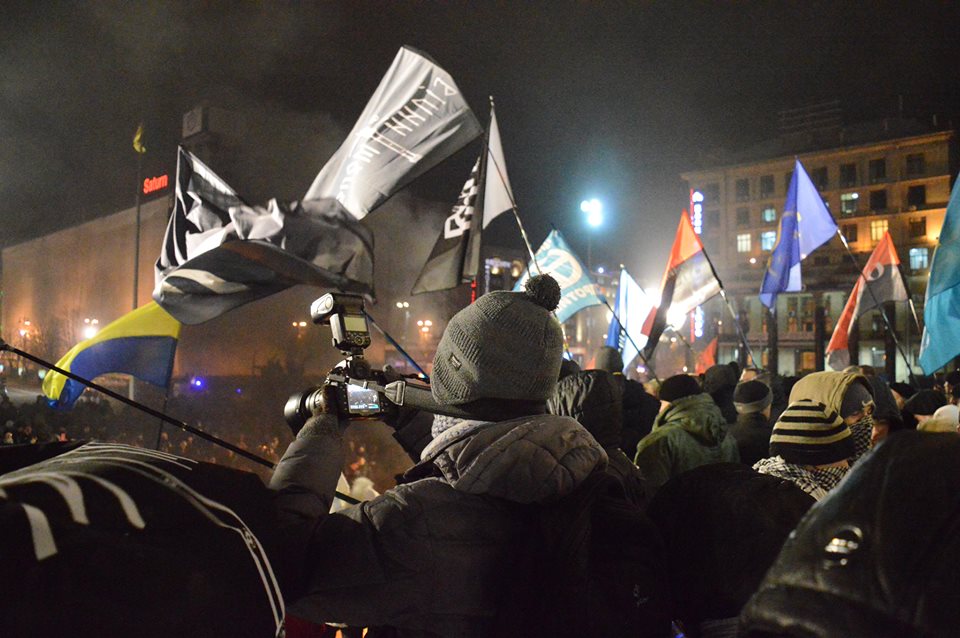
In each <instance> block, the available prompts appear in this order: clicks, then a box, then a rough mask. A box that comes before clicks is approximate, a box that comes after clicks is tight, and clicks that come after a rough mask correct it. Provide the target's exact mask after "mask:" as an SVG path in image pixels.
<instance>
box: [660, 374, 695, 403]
mask: <svg viewBox="0 0 960 638" xmlns="http://www.w3.org/2000/svg"><path fill="white" fill-rule="evenodd" d="M701 392H703V390H701V389H700V384H699V383H697V380H696V379H694V378H693V377H691V376H690V375H689V374H677V375H674V376H672V377H670V378H669V379H664V380H663V383H661V384H660V400H662V401H671V402H672V401H678V400H680V399H682V398H684V397H689V396H692V395H694V394H700V393H701Z"/></svg>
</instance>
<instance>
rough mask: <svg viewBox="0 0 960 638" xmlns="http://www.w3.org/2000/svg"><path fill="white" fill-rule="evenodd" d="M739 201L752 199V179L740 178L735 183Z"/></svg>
mask: <svg viewBox="0 0 960 638" xmlns="http://www.w3.org/2000/svg"><path fill="white" fill-rule="evenodd" d="M734 189H735V193H736V196H737V201H738V202H745V201H747V200H748V199H750V180H748V179H738V180H737V182H736V184H735V185H734Z"/></svg>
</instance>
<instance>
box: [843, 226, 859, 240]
mask: <svg viewBox="0 0 960 638" xmlns="http://www.w3.org/2000/svg"><path fill="white" fill-rule="evenodd" d="M840 232H841V233H843V236H844V237H846V238H847V241H848V242H849V243H851V244H852V243H854V242H856V241H857V225H856V224H844V225H843V226H841V227H840Z"/></svg>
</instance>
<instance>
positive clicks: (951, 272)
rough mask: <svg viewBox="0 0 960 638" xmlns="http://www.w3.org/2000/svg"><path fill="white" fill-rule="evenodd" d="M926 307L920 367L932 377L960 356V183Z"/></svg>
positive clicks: (936, 255)
mask: <svg viewBox="0 0 960 638" xmlns="http://www.w3.org/2000/svg"><path fill="white" fill-rule="evenodd" d="M939 242H940V243H939V245H938V246H937V249H936V251H934V253H933V262H932V263H931V264H930V281H929V282H928V283H927V299H926V301H925V302H924V304H923V323H924V327H923V339H922V340H921V341H920V367H921V368H923V371H924V372H925V373H926V374H933V373H934V372H936V371H937V370H939V369H940V368H942V367H943V366H945V365H947V364H948V363H949V362H950V360H951V359H953V358H954V357H956V356H957V355H958V354H960V180H957V182H956V183H955V184H954V185H953V192H952V193H951V194H950V203H948V204H947V214H946V216H945V217H944V218H943V228H941V229H940V240H939Z"/></svg>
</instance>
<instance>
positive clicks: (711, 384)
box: [703, 364, 739, 396]
mask: <svg viewBox="0 0 960 638" xmlns="http://www.w3.org/2000/svg"><path fill="white" fill-rule="evenodd" d="M738 376H739V375H738V374H737V373H736V371H734V369H733V368H732V367H730V366H729V365H723V364H718V365H715V366H710V367H709V368H707V371H706V372H705V373H704V375H703V391H704V392H706V393H707V394H709V395H711V396H712V395H714V394H717V393H721V392H724V391H726V390H730V391H733V389H734V388H735V387H736V385H737V378H738Z"/></svg>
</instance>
